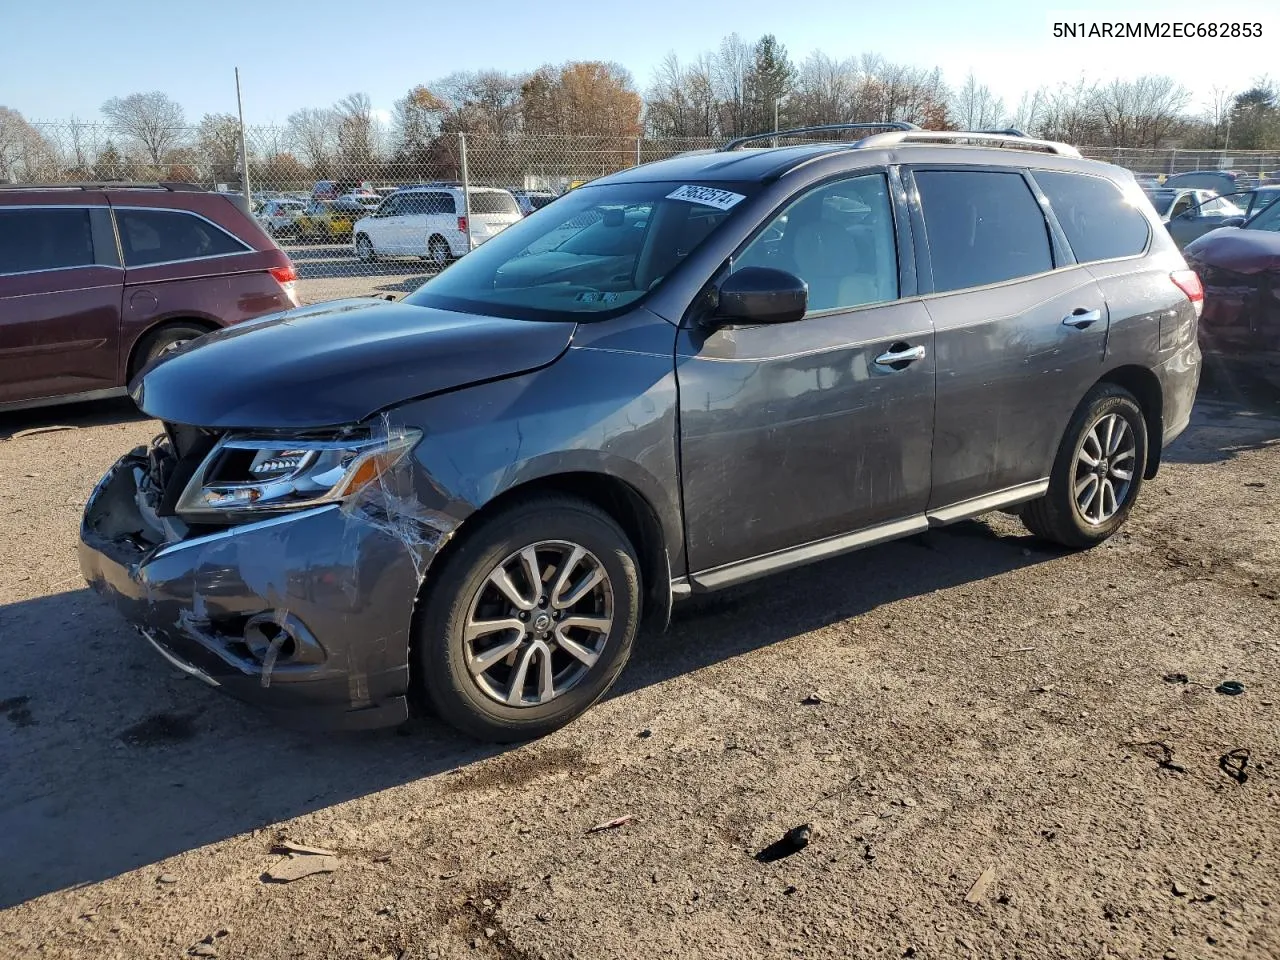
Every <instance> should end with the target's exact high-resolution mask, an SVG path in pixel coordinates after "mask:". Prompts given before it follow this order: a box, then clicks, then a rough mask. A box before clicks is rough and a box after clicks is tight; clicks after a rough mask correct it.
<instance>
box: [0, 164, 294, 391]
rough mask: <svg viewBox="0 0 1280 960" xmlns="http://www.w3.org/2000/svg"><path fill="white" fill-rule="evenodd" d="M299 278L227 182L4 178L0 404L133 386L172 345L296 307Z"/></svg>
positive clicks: (0, 242)
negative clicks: (23, 181)
mask: <svg viewBox="0 0 1280 960" xmlns="http://www.w3.org/2000/svg"><path fill="white" fill-rule="evenodd" d="M117 238H118V239H117ZM295 280H296V274H295V273H294V269H293V264H292V263H291V262H290V260H289V257H288V256H287V255H286V254H285V253H284V251H283V250H281V249H280V248H279V247H278V246H277V245H276V244H275V242H274V241H272V240H271V239H270V238H269V237H268V236H267V235H266V234H265V233H264V232H263V230H262V228H261V226H260V225H259V224H258V223H256V222H255V221H254V220H253V219H252V218H251V217H249V216H247V215H246V214H245V213H244V212H243V211H242V210H241V209H240V208H239V206H237V205H236V203H234V202H233V201H232V200H231V199H230V198H228V197H227V195H225V194H219V193H211V192H209V191H206V190H204V189H202V188H200V187H197V186H186V185H180V184H169V185H166V186H156V185H143V184H137V185H133V184H124V183H108V184H80V185H67V184H53V185H49V186H35V185H8V184H4V185H0V409H7V408H15V407H32V406H44V405H47V404H53V403H65V402H71V401H77V400H92V399H98V398H103V397H109V396H123V395H124V393H125V387H126V386H127V385H128V383H129V381H130V380H131V379H132V378H133V377H134V376H136V375H137V373H138V372H139V371H140V370H142V369H143V368H144V367H146V365H147V364H148V363H149V362H151V361H152V360H154V359H155V358H156V357H158V356H160V355H162V354H164V353H166V352H167V351H170V350H172V349H174V348H176V347H178V346H180V345H182V344H185V343H187V342H188V341H190V340H194V339H196V338H198V337H201V336H203V335H204V334H205V333H208V332H209V331H211V330H216V329H218V328H219V327H226V326H230V325H232V324H236V323H240V322H241V321H244V320H250V319H252V318H254V317H260V316H262V315H264V314H269V313H278V312H279V311H281V310H287V309H289V308H290V307H295V306H297V305H298V297H297V292H296V290H295Z"/></svg>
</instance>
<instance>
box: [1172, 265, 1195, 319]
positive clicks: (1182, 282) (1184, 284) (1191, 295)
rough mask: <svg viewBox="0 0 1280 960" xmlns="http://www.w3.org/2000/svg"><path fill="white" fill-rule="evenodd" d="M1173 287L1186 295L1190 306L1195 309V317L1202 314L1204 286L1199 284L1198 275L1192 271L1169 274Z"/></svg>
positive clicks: (1178, 271)
mask: <svg viewBox="0 0 1280 960" xmlns="http://www.w3.org/2000/svg"><path fill="white" fill-rule="evenodd" d="M1169 279H1170V280H1172V281H1173V283H1174V286H1176V287H1177V288H1178V289H1179V290H1181V291H1182V292H1183V293H1185V294H1186V295H1187V299H1188V300H1190V301H1191V305H1192V306H1193V307H1195V310H1196V316H1197V317H1199V316H1200V314H1201V313H1202V312H1204V285H1203V284H1201V283H1200V275H1199V274H1197V273H1196V272H1195V271H1194V270H1175V271H1174V272H1173V273H1171V274H1169Z"/></svg>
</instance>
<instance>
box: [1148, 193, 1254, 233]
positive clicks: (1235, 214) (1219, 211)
mask: <svg viewBox="0 0 1280 960" xmlns="http://www.w3.org/2000/svg"><path fill="white" fill-rule="evenodd" d="M1163 189H1165V190H1168V189H1173V190H1174V195H1175V199H1174V200H1173V202H1172V203H1171V204H1170V205H1169V208H1168V212H1167V213H1166V214H1165V215H1164V216H1163V218H1162V219H1163V220H1164V225H1165V229H1166V230H1168V231H1169V236H1171V237H1173V241H1174V243H1176V244H1177V245H1178V247H1179V248H1182V247H1185V246H1186V245H1187V244H1188V243H1190V242H1191V241H1192V240H1194V239H1195V238H1196V237H1198V236H1200V235H1201V234H1205V233H1208V232H1209V231H1210V230H1214V229H1216V228H1218V227H1220V226H1222V224H1223V223H1224V222H1225V221H1227V220H1230V219H1232V218H1236V219H1243V217H1244V208H1243V207H1240V206H1238V205H1237V204H1236V203H1235V202H1233V201H1232V200H1231V199H1230V198H1228V197H1221V196H1218V195H1217V194H1215V193H1214V192H1213V191H1212V190H1208V189H1199V190H1197V189H1181V190H1179V189H1176V188H1163ZM1159 196H1161V198H1162V199H1163V196H1165V194H1163V193H1162V194H1160V195H1159ZM1152 202H1153V203H1154V202H1155V201H1154V200H1153V201H1152Z"/></svg>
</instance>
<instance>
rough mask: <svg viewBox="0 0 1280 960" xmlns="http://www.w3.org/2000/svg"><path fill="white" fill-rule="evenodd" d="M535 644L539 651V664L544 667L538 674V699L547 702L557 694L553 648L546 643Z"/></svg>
mask: <svg viewBox="0 0 1280 960" xmlns="http://www.w3.org/2000/svg"><path fill="white" fill-rule="evenodd" d="M534 646H535V648H536V649H537V651H538V664H539V665H540V666H541V667H542V670H541V671H540V672H539V676H538V700H539V701H542V702H545V701H547V700H550V699H551V698H552V697H554V696H555V695H556V681H555V674H554V673H553V672H552V669H551V648H550V647H548V646H547V645H546V644H545V643H537V644H534Z"/></svg>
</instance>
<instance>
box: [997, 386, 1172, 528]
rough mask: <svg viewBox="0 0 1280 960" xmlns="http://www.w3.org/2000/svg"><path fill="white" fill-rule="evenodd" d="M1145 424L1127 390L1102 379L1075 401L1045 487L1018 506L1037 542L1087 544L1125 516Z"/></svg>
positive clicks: (1140, 467) (1142, 463)
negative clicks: (1042, 491)
mask: <svg viewBox="0 0 1280 960" xmlns="http://www.w3.org/2000/svg"><path fill="white" fill-rule="evenodd" d="M1147 442H1148V441H1147V422H1146V419H1145V418H1144V417H1143V415H1142V408H1141V407H1139V406H1138V401H1137V400H1136V399H1134V396H1133V394H1131V393H1130V392H1129V391H1128V390H1125V389H1124V388H1123V387H1120V386H1117V385H1116V384H1113V383H1102V384H1099V385H1098V386H1096V387H1094V388H1093V390H1091V391H1090V392H1089V394H1088V395H1087V396H1086V397H1085V398H1084V400H1083V401H1081V403H1080V406H1079V407H1078V408H1077V409H1076V412H1075V414H1074V416H1072V418H1071V423H1070V424H1069V425H1068V427H1067V431H1066V434H1065V435H1064V436H1063V438H1062V443H1061V444H1060V445H1059V447H1058V455H1057V457H1056V459H1055V461H1054V465H1053V473H1052V474H1051V475H1050V477H1049V490H1048V492H1047V493H1046V494H1045V495H1044V496H1043V497H1041V498H1040V499H1038V500H1033V501H1032V502H1030V503H1028V504H1027V505H1026V506H1025V507H1024V508H1023V509H1022V522H1023V523H1024V524H1025V525H1026V527H1027V529H1029V530H1030V531H1031V532H1032V533H1034V534H1035V535H1036V536H1037V537H1040V538H1041V539H1043V540H1049V541H1051V542H1053V543H1057V544H1061V545H1062V546H1064V547H1072V548H1083V547H1092V546H1094V545H1095V544H1099V543H1101V542H1102V541H1104V540H1106V539H1107V538H1108V537H1110V536H1111V535H1112V534H1113V533H1115V532H1116V531H1117V530H1119V529H1120V528H1121V527H1122V526H1123V525H1124V523H1125V521H1126V520H1128V519H1129V513H1130V511H1131V510H1132V509H1133V504H1134V502H1135V501H1136V500H1137V498H1138V493H1139V492H1140V491H1141V489H1142V475H1143V473H1144V472H1145V470H1146V468H1147Z"/></svg>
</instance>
